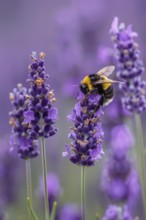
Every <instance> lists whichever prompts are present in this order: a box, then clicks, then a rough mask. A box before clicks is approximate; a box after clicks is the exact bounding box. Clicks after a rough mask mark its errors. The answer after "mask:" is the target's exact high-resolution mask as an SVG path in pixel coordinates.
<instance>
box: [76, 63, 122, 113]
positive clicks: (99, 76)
mask: <svg viewBox="0 0 146 220" xmlns="http://www.w3.org/2000/svg"><path fill="white" fill-rule="evenodd" d="M114 69H115V66H107V67H104V68H103V69H101V70H99V71H98V72H97V73H94V74H90V75H87V76H85V77H84V79H83V80H82V81H81V83H80V89H81V91H82V92H83V94H84V95H85V98H87V96H88V95H89V94H91V93H95V94H99V95H101V98H100V100H99V103H98V105H97V106H96V108H95V110H94V111H95V112H96V111H98V109H99V108H100V106H103V105H108V104H109V103H110V102H111V101H112V100H113V97H114V88H113V83H122V82H120V81H115V80H111V79H109V78H108V76H110V75H111V74H112V73H113V71H114Z"/></svg>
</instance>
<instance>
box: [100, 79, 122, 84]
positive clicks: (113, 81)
mask: <svg viewBox="0 0 146 220" xmlns="http://www.w3.org/2000/svg"><path fill="white" fill-rule="evenodd" d="M103 83H111V84H112V83H121V84H124V82H120V81H116V80H112V79H107V80H102V79H101V80H98V81H97V82H96V85H97V84H103Z"/></svg>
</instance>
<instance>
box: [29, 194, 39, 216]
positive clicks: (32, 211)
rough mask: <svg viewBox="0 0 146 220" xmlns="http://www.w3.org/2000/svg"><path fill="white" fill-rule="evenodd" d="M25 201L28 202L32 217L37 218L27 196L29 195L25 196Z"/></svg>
mask: <svg viewBox="0 0 146 220" xmlns="http://www.w3.org/2000/svg"><path fill="white" fill-rule="evenodd" d="M27 203H28V207H29V210H30V213H31V215H32V217H33V219H34V220H39V219H38V217H37V216H36V214H35V212H34V210H33V208H32V204H31V201H30V198H29V197H27Z"/></svg>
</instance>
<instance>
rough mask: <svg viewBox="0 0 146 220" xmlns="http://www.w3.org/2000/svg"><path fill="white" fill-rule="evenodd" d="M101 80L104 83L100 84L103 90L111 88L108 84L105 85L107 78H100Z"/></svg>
mask: <svg viewBox="0 0 146 220" xmlns="http://www.w3.org/2000/svg"><path fill="white" fill-rule="evenodd" d="M101 78H102V80H104V81H105V83H102V88H103V89H104V90H106V89H108V88H109V87H110V86H111V83H109V82H108V83H106V80H108V78H107V77H106V76H102V77H101Z"/></svg>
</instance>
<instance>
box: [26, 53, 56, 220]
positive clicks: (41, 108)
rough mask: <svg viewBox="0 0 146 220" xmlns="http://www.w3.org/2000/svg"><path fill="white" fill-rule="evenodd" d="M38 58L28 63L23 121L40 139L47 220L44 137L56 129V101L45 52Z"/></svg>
mask: <svg viewBox="0 0 146 220" xmlns="http://www.w3.org/2000/svg"><path fill="white" fill-rule="evenodd" d="M39 57H40V59H39V60H38V59H37V56H36V53H35V52H33V53H32V55H31V61H32V62H31V64H30V65H29V75H28V79H27V82H28V83H30V89H29V99H30V102H29V105H28V110H27V111H25V121H26V122H27V123H28V124H29V126H30V127H31V129H30V131H29V136H30V138H31V139H32V140H38V139H39V138H40V139H41V149H42V168H43V177H44V191H45V197H44V204H45V219H46V220H49V198H48V197H49V195H48V191H47V160H46V147H45V138H48V137H50V136H53V135H54V134H55V133H56V131H57V129H56V128H54V126H53V124H54V123H55V120H56V119H57V117H58V110H57V108H55V107H53V103H54V102H55V101H56V99H55V97H54V92H53V90H50V86H49V84H48V83H47V80H48V77H49V75H48V74H46V72H45V67H44V59H45V53H43V52H42V53H40V56H39Z"/></svg>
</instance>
